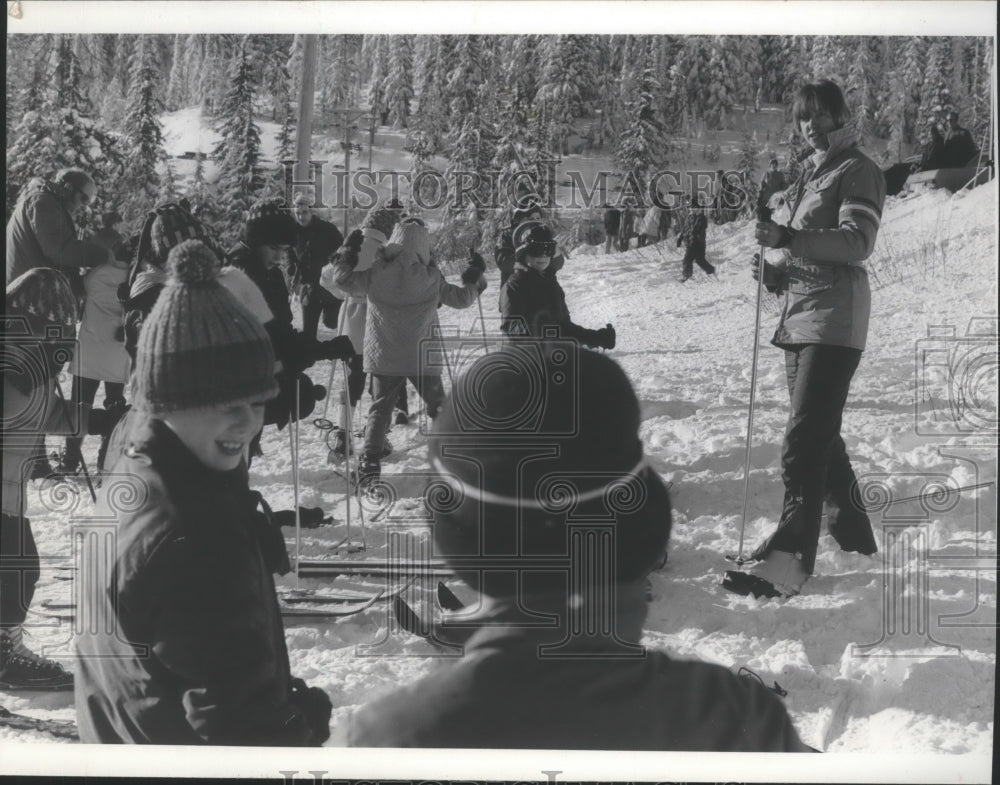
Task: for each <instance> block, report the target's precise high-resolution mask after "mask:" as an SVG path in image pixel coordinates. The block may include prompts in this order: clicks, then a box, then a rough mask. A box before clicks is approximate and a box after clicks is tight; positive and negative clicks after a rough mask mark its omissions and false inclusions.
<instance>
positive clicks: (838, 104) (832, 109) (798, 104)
mask: <svg viewBox="0 0 1000 785" xmlns="http://www.w3.org/2000/svg"><path fill="white" fill-rule="evenodd" d="M822 112H826V113H828V114H829V115H830V117H831V118H832V119H833V123H834V126H836V127H837V128H843V127H844V126H845V125H847V121H848V120H850V119H851V111H850V109H848V108H847V102H846V101H845V100H844V93H843V91H842V90H841V89H840V87H839V86H838V85H837V83H836V82H833V81H831V80H830V79H821V80H820V81H818V82H810V83H809V84H805V85H803V86H802V87H800V88H799V91H798V92H797V93H796V94H795V100H794V101H793V102H792V119H793V120H794V121H795V123H796V124H798V123H800V122H802V121H803V120H806V119H808V118H810V117H815V116H816V115H817V114H820V113H822Z"/></svg>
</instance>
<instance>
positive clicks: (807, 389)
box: [734, 80, 885, 596]
mask: <svg viewBox="0 0 1000 785" xmlns="http://www.w3.org/2000/svg"><path fill="white" fill-rule="evenodd" d="M792 114H793V117H794V118H795V121H796V123H797V125H798V130H799V132H800V133H801V134H802V136H803V137H804V138H805V140H806V142H808V144H809V145H810V146H811V147H812V148H813V150H814V151H815V152H814V153H813V155H812V157H811V158H810V159H809V160H808V161H807V163H806V164H805V166H804V167H803V171H802V173H801V175H800V176H799V178H798V180H797V181H796V182H795V184H794V185H793V186H792V187H791V188H790V189H789V191H788V203H789V206H790V210H791V212H790V215H791V218H790V220H789V222H788V225H787V226H781V225H778V224H776V223H773V222H771V221H769V220H768V221H759V222H758V223H757V228H756V234H757V240H758V242H759V243H760V244H761V245H763V246H765V247H767V248H776V249H781V258H780V260H778V261H777V262H776V263H775V264H773V265H772V264H770V263H766V262H765V266H764V276H765V277H764V283H765V285H767V286H768V287H769V288H771V289H773V290H775V291H782V292H784V298H785V301H784V307H783V308H782V312H781V317H780V319H779V321H778V327H777V329H776V330H775V333H774V337H773V338H772V339H771V342H772V343H773V344H774V345H775V346H778V347H780V348H781V349H784V351H785V369H786V376H787V381H788V390H789V395H790V398H791V411H790V413H789V418H788V426H787V429H786V431H785V441H784V445H783V447H782V458H781V461H782V474H783V477H784V482H785V500H784V505H783V509H782V512H781V518H780V520H779V522H778V527H777V530H776V531H775V532H774V533H773V534H772V535H771V536H770V537H769V538H768V539H767V540H766V541H765V542H764V543H763V544H762V545H761V546H760V547H758V548H757V550H756V551H754V553H753V557H754V558H756V559H760V560H762V561H761V563H760V564H758V565H757V566H756V567H755V568H754V570H753V571H752V573H751V574H749V576H748V575H746V574H743V573H735V574H734V575H743V576H744V577H743V578H737V579H736V580H737V582H738V587H737V588H738V589H739V588H743V589H746V591H744V592H743V593H748V592H751V591H752V592H754V593H757V594H767V595H768V596H777V595H785V596H787V595H792V594H797V593H798V591H799V590H800V588H801V586H802V584H803V583H804V582H805V580H806V579H807V578H808V576H809V575H811V574H812V573H813V570H814V568H815V561H816V548H817V542H818V539H819V533H820V518H821V517H822V514H823V506H824V500H826V502H827V503H828V505H829V510H828V512H829V517H828V521H829V529H830V533H831V534H832V535H833V537H834V539H835V540H836V542H837V544H838V545H839V546H840V547H841V549H842V550H845V551H857V552H860V553H863V554H872V553H875V552H876V550H877V545H876V542H875V537H874V534H873V532H872V526H871V522H870V520H869V519H868V515H867V513H866V512H865V510H864V508H863V507H862V506H861V505H860V500H859V499H858V498H857V494H856V493H853V492H852V489H854V487H855V486H856V478H855V476H854V471H853V469H852V468H851V462H850V460H849V458H848V456H847V450H846V447H845V446H844V440H843V439H842V438H841V435H840V425H841V418H842V416H843V411H844V404H845V403H846V401H847V395H848V391H849V389H850V384H851V379H852V377H853V376H854V372H855V370H856V369H857V367H858V363H859V362H860V361H861V353H862V351H863V350H864V348H865V341H866V338H867V336H868V318H869V310H870V307H871V292H870V289H869V285H868V273H867V271H866V270H865V264H864V263H865V260H866V259H867V258H868V257H869V256H870V255H871V253H872V249H873V248H874V246H875V238H876V237H877V235H878V230H879V226H880V224H881V219H882V205H883V202H884V200H885V178H884V177H883V175H882V170H881V169H880V168H879V167H878V166H877V165H876V164H875V163H874V162H873V161H872V160H871V159H870V158H868V157H867V156H866V155H865V154H864V153H862V152H861V151H860V150H859V149H858V146H857V136H856V134H855V132H854V131H853V129H850V128H847V127H846V123H847V120H848V119H849V117H850V113H849V110H848V108H847V105H846V103H845V101H844V96H843V93H842V92H841V90H840V88H839V87H838V86H837V85H836V84H835V83H833V82H831V81H829V80H823V81H820V82H816V83H812V84H807V85H805V86H804V87H802V88H801V89H800V90H799V92H798V94H797V95H796V98H795V103H794V105H793V110H792ZM755 267H758V268H759V264H756V265H755Z"/></svg>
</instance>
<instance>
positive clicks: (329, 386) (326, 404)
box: [314, 360, 337, 427]
mask: <svg viewBox="0 0 1000 785" xmlns="http://www.w3.org/2000/svg"><path fill="white" fill-rule="evenodd" d="M336 370H337V361H336V360H331V361H330V378H329V379H328V380H327V383H326V400H324V401H323V416H322V417H321V418H320V419H318V420H315V421H314V424H315V425H316V426H317V427H321V426H320V423H322V424H323V426H325V425H326V424H327V423H329V422H330V421H329V420H328V419H327V418H326V415H327V413H328V412H329V411H330V391H331V390H332V389H333V373H334V371H336Z"/></svg>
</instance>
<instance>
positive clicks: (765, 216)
mask: <svg viewBox="0 0 1000 785" xmlns="http://www.w3.org/2000/svg"><path fill="white" fill-rule="evenodd" d="M757 218H758V219H759V220H761V221H767V220H770V218H771V211H770V209H768V208H767V206H766V205H761V206H760V207H759V208H758V211H757ZM758 253H759V255H760V265H759V267H758V271H757V302H756V306H755V308H754V323H753V361H752V364H751V366H750V412H749V414H748V416H747V438H746V443H747V446H746V454H745V456H744V458H743V467H744V468H743V512H742V513H741V515H740V544H739V547H738V548H737V550H736V563H737V564H738V565H740V566H743V563H744V562H743V535H744V533H745V531H746V525H747V502H748V500H749V498H750V453H751V450H752V448H753V415H754V402H755V399H756V396H757V356H758V354H759V352H760V303H761V299H762V297H763V292H764V264H765V261H764V245H763V244H761V246H760V250H759V252H758Z"/></svg>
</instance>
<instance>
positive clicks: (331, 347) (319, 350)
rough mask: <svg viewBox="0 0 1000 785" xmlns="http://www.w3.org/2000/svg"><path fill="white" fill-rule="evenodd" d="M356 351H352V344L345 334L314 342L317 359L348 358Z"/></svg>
mask: <svg viewBox="0 0 1000 785" xmlns="http://www.w3.org/2000/svg"><path fill="white" fill-rule="evenodd" d="M355 354H357V352H355V351H354V344H352V343H351V339H350V338H348V337H347V336H346V335H338V336H337V337H336V338H331V339H330V340H329V341H321V342H317V344H316V355H315V356H316V359H317V360H350V359H351V358H352V357H354V355H355Z"/></svg>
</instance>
